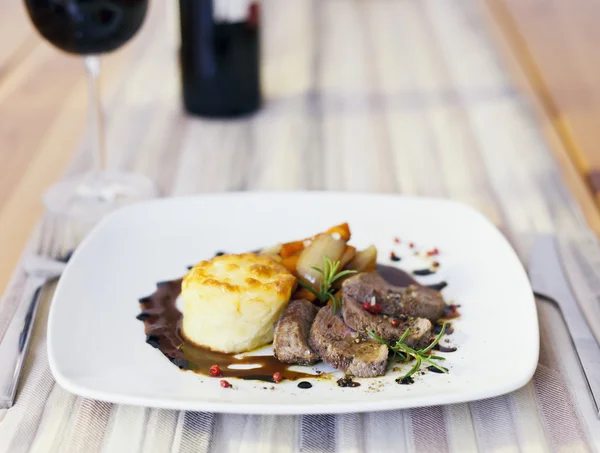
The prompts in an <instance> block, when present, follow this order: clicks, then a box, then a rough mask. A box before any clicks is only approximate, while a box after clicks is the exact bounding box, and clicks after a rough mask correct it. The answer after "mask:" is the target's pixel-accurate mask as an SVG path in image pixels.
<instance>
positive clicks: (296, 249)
mask: <svg viewBox="0 0 600 453" xmlns="http://www.w3.org/2000/svg"><path fill="white" fill-rule="evenodd" d="M302 250H304V241H294V242H288V243H287V244H283V245H282V246H281V250H280V251H279V256H281V257H282V258H284V259H285V258H288V257H290V256H292V255H298V254H299V253H300V252H301V251H302Z"/></svg>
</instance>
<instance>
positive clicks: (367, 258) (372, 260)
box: [346, 245, 377, 272]
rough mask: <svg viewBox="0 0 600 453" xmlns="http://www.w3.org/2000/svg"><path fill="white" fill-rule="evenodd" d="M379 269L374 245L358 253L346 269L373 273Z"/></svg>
mask: <svg viewBox="0 0 600 453" xmlns="http://www.w3.org/2000/svg"><path fill="white" fill-rule="evenodd" d="M376 268H377V248H376V247H375V246H374V245H371V246H370V247H368V248H366V249H364V250H360V251H358V252H356V254H355V255H354V258H352V259H351V260H350V262H349V263H348V264H347V265H346V269H351V270H354V271H357V272H372V271H374V270H375V269H376Z"/></svg>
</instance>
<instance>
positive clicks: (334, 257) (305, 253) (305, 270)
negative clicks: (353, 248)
mask: <svg viewBox="0 0 600 453" xmlns="http://www.w3.org/2000/svg"><path fill="white" fill-rule="evenodd" d="M345 250H346V241H344V240H343V239H334V238H333V236H330V235H329V234H322V235H320V236H317V237H316V238H315V240H314V241H312V242H311V243H310V245H309V246H308V247H306V248H305V249H304V250H302V253H300V256H299V258H298V262H297V264H296V276H297V277H298V278H299V279H301V280H302V281H304V282H305V283H307V284H309V285H311V286H312V287H313V288H314V290H315V291H318V290H319V285H320V284H321V283H322V282H323V275H322V274H320V273H319V272H318V271H316V270H315V269H314V268H315V267H316V268H321V267H322V266H323V259H324V258H325V257H327V258H329V259H330V260H331V261H339V260H340V258H341V257H342V255H343V254H344V251H345Z"/></svg>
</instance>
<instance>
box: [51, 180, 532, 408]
mask: <svg viewBox="0 0 600 453" xmlns="http://www.w3.org/2000/svg"><path fill="white" fill-rule="evenodd" d="M264 196H276V197H303V196H308V197H317V196H328V197H346V198H355V197H364V198H387V199H391V200H393V199H396V200H410V201H413V202H435V203H440V202H441V203H444V204H448V205H454V206H455V207H457V208H459V209H462V210H464V211H468V212H469V213H470V215H475V216H476V217H479V219H480V220H482V221H483V222H484V223H485V224H487V226H488V227H491V228H490V229H491V230H493V231H494V233H495V235H496V236H497V238H498V239H499V240H500V241H502V242H503V243H504V245H505V246H506V247H507V251H510V254H511V255H512V256H511V257H512V258H514V261H515V262H516V263H518V264H519V273H521V274H522V276H524V277H525V280H526V282H527V285H528V287H529V289H531V284H530V281H529V277H528V274H527V272H526V270H525V267H524V265H523V263H522V261H521V259H520V257H519V256H518V254H517V252H516V251H515V249H514V247H513V246H512V244H511V243H510V242H509V241H508V239H507V238H506V237H505V236H504V235H503V234H502V233H501V232H500V231H499V230H498V228H497V227H496V225H494V224H493V223H492V222H491V221H490V220H489V219H488V218H487V217H486V216H484V215H483V214H482V213H481V212H479V211H478V210H476V209H475V208H473V207H472V206H470V205H468V204H465V203H463V202H460V201H456V200H453V199H447V198H439V197H429V196H414V195H402V194H393V193H365V192H339V191H321V190H315V191H312V190H309V191H237V192H218V193H209V194H196V195H185V196H176V197H164V198H157V199H154V200H148V201H144V202H140V203H136V204H134V205H128V206H124V207H122V208H119V209H117V210H115V211H114V212H112V213H110V214H108V215H107V216H106V217H105V218H103V219H102V220H101V221H100V222H99V223H98V224H97V225H95V226H94V228H93V229H92V230H91V231H90V233H89V234H88V235H87V236H86V237H85V238H84V240H83V241H82V242H81V243H80V245H79V246H78V247H77V248H76V249H75V251H74V253H73V257H74V256H76V255H77V254H78V252H79V251H80V250H82V249H84V248H85V246H86V245H87V243H88V242H91V241H92V240H94V237H95V236H96V235H97V234H98V231H101V230H102V229H103V228H104V225H105V224H109V223H110V222H112V221H113V219H114V218H117V217H118V216H119V215H122V213H123V212H124V211H129V210H132V209H137V208H141V207H144V206H153V205H160V204H168V203H173V202H185V201H187V200H189V201H193V200H201V199H215V198H240V197H243V198H252V197H264ZM68 267H69V263H67V269H68ZM67 269H65V270H67ZM62 281H63V279H62V278H61V279H59V282H58V284H57V287H56V289H55V291H54V295H53V297H52V301H51V303H50V310H49V314H48V322H47V345H46V349H47V354H48V362H49V366H50V370H51V372H52V375H53V376H54V379H55V380H56V382H57V383H58V384H59V385H60V386H61V387H62V388H64V389H65V390H67V391H69V392H71V393H73V394H75V395H78V396H82V397H85V398H91V399H95V400H99V401H106V402H111V403H115V404H129V405H134V406H142V407H153V408H161V409H174V410H195V411H198V410H200V411H208V412H214V413H230V414H256V415H268V414H273V415H285V414H288V415H299V414H336V413H354V412H376V411H386V410H394V409H408V408H415V407H428V406H436V405H448V404H458V403H466V402H471V401H477V400H481V399H487V398H493V397H497V396H501V395H505V394H507V393H510V392H513V391H515V390H518V389H520V388H522V387H523V386H525V385H526V384H527V383H528V382H529V381H530V380H531V379H532V378H533V375H534V373H535V371H536V368H537V365H538V361H539V351H540V339H539V317H538V313H537V308H536V306H535V303H536V302H535V297H534V294H533V290H531V291H530V296H528V300H529V303H530V304H531V305H532V306H533V310H532V315H533V320H534V321H535V322H534V323H533V324H534V325H533V326H532V328H533V330H532V331H531V336H532V338H535V343H534V344H530V345H529V346H530V348H531V349H530V351H531V355H530V359H529V366H528V367H525V366H523V367H522V368H521V371H522V372H521V373H520V374H519V375H517V376H515V378H514V379H511V380H510V381H507V382H506V383H503V384H502V385H496V386H494V387H493V388H489V387H488V388H485V389H478V390H476V391H473V392H472V393H469V394H464V393H456V394H448V395H442V396H441V397H440V395H439V394H438V395H425V396H419V398H418V399H414V398H407V399H404V398H392V399H390V400H383V401H368V400H365V401H361V402H360V403H358V404H360V407H359V410H356V406H357V403H356V402H354V401H346V402H340V403H335V402H333V403H332V402H328V403H326V404H323V403H284V404H272V403H264V404H263V403H255V402H252V403H243V402H210V401H198V400H189V401H181V400H180V399H179V398H176V399H174V398H173V397H160V396H159V397H156V398H150V397H145V396H139V395H127V394H121V393H119V392H114V391H113V392H112V393H109V392H106V391H103V390H97V389H93V388H90V387H86V386H82V385H80V384H78V383H77V382H76V381H73V380H72V379H70V378H69V377H68V376H66V375H64V374H63V373H62V371H61V370H60V365H59V364H58V362H57V359H56V357H55V354H54V353H53V347H52V345H53V341H52V340H53V338H54V336H55V335H56V334H54V333H53V332H54V329H53V328H52V326H53V325H54V324H55V322H54V317H55V312H56V310H55V309H54V307H55V305H56V304H55V299H56V295H57V294H60V292H59V290H60V287H61V283H62Z"/></svg>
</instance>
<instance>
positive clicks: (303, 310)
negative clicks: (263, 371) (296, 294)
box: [273, 299, 319, 365]
mask: <svg viewBox="0 0 600 453" xmlns="http://www.w3.org/2000/svg"><path fill="white" fill-rule="evenodd" d="M317 311H318V310H317V307H315V306H314V305H313V304H312V303H311V302H309V301H308V300H306V299H299V300H293V301H291V302H290V303H289V304H288V306H287V307H286V308H285V310H283V313H282V314H281V317H280V318H279V321H277V322H276V323H275V336H274V339H273V353H274V354H275V357H276V358H277V360H279V361H280V362H283V363H297V364H299V365H312V364H313V363H316V362H318V361H319V356H318V355H317V354H315V353H314V351H313V350H312V349H311V348H310V347H309V346H308V335H309V333H310V326H311V325H312V323H313V321H314V320H315V316H316V315H317Z"/></svg>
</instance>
